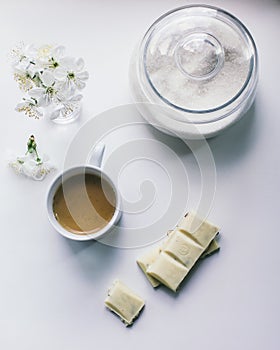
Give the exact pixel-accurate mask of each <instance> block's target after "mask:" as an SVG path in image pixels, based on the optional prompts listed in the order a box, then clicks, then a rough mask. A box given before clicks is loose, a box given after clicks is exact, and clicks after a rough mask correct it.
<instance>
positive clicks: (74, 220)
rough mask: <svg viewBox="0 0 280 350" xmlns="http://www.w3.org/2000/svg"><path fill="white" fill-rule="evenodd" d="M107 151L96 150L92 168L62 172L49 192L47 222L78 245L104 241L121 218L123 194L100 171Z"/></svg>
mask: <svg viewBox="0 0 280 350" xmlns="http://www.w3.org/2000/svg"><path fill="white" fill-rule="evenodd" d="M104 147H105V146H104V145H103V144H98V145H97V146H96V147H95V149H94V150H93V154H92V157H91V163H92V165H84V166H76V167H72V168H70V169H68V170H66V171H63V172H62V174H60V175H59V176H57V177H56V178H55V179H54V181H53V182H52V184H51V186H50V188H49V190H48V194H47V213H48V218H49V220H50V223H51V224H52V226H53V227H54V228H55V229H56V231H57V232H59V233H60V234H61V235H62V236H64V237H67V238H70V239H72V240H76V241H88V240H92V239H98V238H101V237H102V236H104V235H105V234H106V233H107V232H109V231H110V230H111V229H112V228H113V227H114V226H115V224H116V223H117V222H118V220H119V218H120V216H121V209H120V205H121V200H120V194H119V192H118V190H117V188H116V186H115V185H114V183H113V181H112V180H111V178H110V177H109V176H108V175H107V174H106V173H105V172H104V171H103V170H102V169H101V162H102V157H103V153H104Z"/></svg>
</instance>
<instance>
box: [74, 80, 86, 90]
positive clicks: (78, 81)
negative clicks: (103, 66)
mask: <svg viewBox="0 0 280 350" xmlns="http://www.w3.org/2000/svg"><path fill="white" fill-rule="evenodd" d="M75 84H76V86H77V89H78V90H82V89H83V88H84V87H85V86H86V83H84V82H83V81H82V80H80V79H76V80H75Z"/></svg>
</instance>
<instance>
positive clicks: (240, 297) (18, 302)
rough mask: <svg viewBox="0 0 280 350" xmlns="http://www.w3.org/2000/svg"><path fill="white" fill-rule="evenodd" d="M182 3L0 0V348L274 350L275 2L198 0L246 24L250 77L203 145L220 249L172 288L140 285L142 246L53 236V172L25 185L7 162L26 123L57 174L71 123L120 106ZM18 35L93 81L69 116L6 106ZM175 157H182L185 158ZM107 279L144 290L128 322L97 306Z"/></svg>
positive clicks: (12, 101)
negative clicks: (227, 120) (137, 59)
mask: <svg viewBox="0 0 280 350" xmlns="http://www.w3.org/2000/svg"><path fill="white" fill-rule="evenodd" d="M193 2H196V1H193ZM187 3H189V2H188V1H171V0H161V1H156V0H153V1H148V0H142V1H128V0H120V1H113V0H110V1H109V0H103V1H93V0H92V1H90V0H80V1H77V0H76V1H75V0H70V1H66V0H62V1H57V0H56V1H54V0H50V1H44V2H43V1H38V0H36V1H35V0H29V1H27V0H23V1H16V0H9V1H3V0H1V11H0V29H1V37H0V47H1V53H0V66H1V70H0V72H1V74H0V91H1V137H0V147H1V148H0V149H1V152H0V161H1V169H2V170H1V172H0V177H1V179H0V181H1V201H2V204H1V244H0V281H1V286H0V348H1V349H5V350H10V349H13V350H14V349H21V350H35V349H36V350H37V349H42V350H45V349H53V350H58V349H62V348H67V349H68V350H74V349H93V348H99V349H105V350H107V349H113V348H115V347H117V348H120V347H122V348H123V349H132V348H133V349H143V348H144V349H148V348H151V347H153V348H155V349H169V348H170V347H171V346H172V347H173V348H186V349H187V348H188V349H191V350H200V349H203V348H207V349H215V350H222V349H228V350H231V349H232V350H233V349H237V348H238V349H246V350H251V349H252V350H253V349H254V350H261V349H269V350H277V349H279V346H280V336H279V314H280V301H279V296H280V283H279V266H280V257H279V244H280V238H279V237H280V236H279V224H278V221H279V218H278V217H279V176H280V162H279V160H278V149H279V135H278V134H279V132H278V129H279V127H280V122H279V118H278V117H279V108H278V107H279V88H278V85H279V78H280V68H279V67H280V65H279V53H280V44H279V42H280V41H279V20H280V2H279V1H276V0H275V1H272V0H267V1H249V0H244V1H208V2H207V3H209V4H214V5H217V6H221V7H223V8H224V9H226V10H228V11H230V12H232V13H233V14H235V15H236V16H237V17H239V18H240V19H241V20H242V21H243V23H244V24H245V25H247V27H248V28H249V29H250V31H251V33H252V35H253V37H254V38H255V40H256V43H257V46H258V49H259V54H260V64H261V69H260V83H259V90H258V95H257V100H256V103H255V108H254V109H253V110H252V111H251V112H250V113H249V115H248V116H247V117H246V118H244V119H243V120H242V121H240V122H239V123H238V124H237V125H236V126H234V127H232V128H231V129H230V130H228V131H227V132H225V133H224V134H223V135H221V136H219V137H217V138H215V139H213V140H211V141H210V142H209V145H210V147H211V149H212V152H213V154H214V158H215V162H216V170H217V190H216V195H215V199H214V204H213V208H212V211H211V213H210V216H209V218H210V219H211V220H212V221H213V222H215V223H217V224H219V225H220V226H221V227H222V231H221V240H220V244H221V251H220V253H219V254H217V255H215V256H212V257H211V258H209V259H208V260H205V261H204V262H203V263H202V264H201V265H200V266H199V268H198V269H197V270H195V272H194V273H193V274H192V275H191V278H190V279H189V280H188V281H187V283H185V284H184V286H183V288H182V290H181V292H180V293H179V294H178V295H173V294H172V293H171V292H169V291H167V290H166V289H165V288H161V289H159V290H157V291H154V290H152V288H151V287H150V286H149V284H148V283H147V282H146V280H145V279H144V277H143V275H142V274H141V272H140V271H139V269H138V268H137V266H136V264H135V259H136V257H137V256H138V255H140V254H141V253H142V252H144V251H145V249H146V248H139V249H128V250H125V249H117V248H112V247H108V246H105V245H102V244H100V243H94V242H91V243H77V242H71V241H68V240H66V239H64V238H62V237H60V236H59V235H58V234H56V232H55V231H54V230H53V229H52V227H51V226H50V225H49V223H48V220H47V216H46V211H45V195H46V191H47V188H48V186H49V184H50V182H51V180H52V177H53V175H51V176H50V177H48V178H47V179H46V180H45V181H44V182H41V183H35V182H31V181H29V180H27V179H22V178H18V177H16V176H15V175H14V174H13V173H12V172H11V170H10V169H8V168H7V167H6V163H7V154H8V152H9V151H10V150H11V151H14V152H15V153H18V154H21V153H23V152H24V148H25V143H26V139H27V138H28V136H29V135H30V134H31V133H34V134H35V135H36V137H37V138H38V143H39V148H40V149H42V150H43V151H45V152H46V153H48V154H49V155H50V156H51V157H52V159H53V161H54V162H55V163H56V165H57V167H58V169H59V170H61V169H62V167H63V159H64V157H65V154H66V150H67V145H68V144H69V142H70V141H71V139H72V137H73V136H74V135H75V133H76V131H77V130H78V127H79V125H81V124H82V123H83V122H85V121H86V120H87V119H89V118H90V117H91V116H93V115H95V114H96V113H100V112H102V111H104V110H106V109H108V108H111V107H114V106H117V105H121V104H126V103H128V102H130V96H129V89H128V78H127V70H128V64H129V58H130V55H131V52H132V50H133V47H134V45H135V43H136V42H137V40H138V39H139V38H140V37H141V36H142V34H143V33H144V32H145V30H146V29H147V28H148V26H149V25H150V24H151V23H152V22H153V21H154V20H155V19H156V18H157V17H159V16H160V15H161V14H163V13H164V12H166V11H167V10H170V9H172V8H174V7H177V6H181V5H184V4H187ZM20 40H23V41H25V42H27V43H32V42H35V43H43V44H44V43H60V44H64V45H65V46H66V47H67V49H68V52H69V53H71V54H73V55H80V56H82V57H84V59H85V61H86V65H87V69H88V71H89V72H90V76H91V77H90V80H89V81H88V84H87V87H86V89H85V90H84V100H83V106H84V109H83V115H82V118H81V119H80V120H79V122H78V123H75V124H72V125H68V126H65V127H64V126H56V125H53V124H51V123H49V122H47V121H46V120H40V121H36V120H31V119H28V118H27V117H25V116H23V115H21V114H18V113H17V112H15V111H14V106H15V105H16V103H17V102H18V100H19V98H20V96H21V93H20V92H19V91H18V89H17V86H16V83H15V82H14V81H13V78H12V75H11V71H10V70H9V63H8V61H7V58H6V56H7V53H8V52H9V50H10V48H12V47H13V45H14V44H16V43H17V42H19V41H20ZM122 141H123V140H122ZM182 157H183V161H185V162H189V163H188V164H192V159H191V155H188V154H186V155H182ZM190 173H191V176H193V175H194V174H195V172H194V173H192V170H191V169H190ZM130 185H131V183H130V182H129V186H128V188H130ZM194 186H198V188H199V185H198V184H196V183H195V182H194ZM123 187H125V186H123ZM131 188H132V190H133V186H132V187H131ZM163 190H164V189H163ZM131 195H132V196H133V193H132V194H131ZM198 195H199V194H197V196H198ZM183 209H184V208H181V210H183ZM173 214H174V212H173ZM173 214H172V215H173ZM179 214H181V213H179ZM168 228H169V227H166V229H168ZM115 277H119V278H120V279H122V280H123V281H124V282H125V283H127V284H128V285H129V286H130V287H132V288H133V289H134V290H135V291H137V292H138V293H139V294H140V295H142V296H143V297H144V298H145V300H146V307H145V310H144V312H143V314H142V315H141V317H140V318H139V319H138V320H137V322H136V323H135V324H134V326H133V327H132V328H125V327H124V325H123V324H122V323H121V322H120V321H119V320H118V319H117V318H116V317H114V316H113V315H112V314H111V313H110V312H108V311H107V310H106V309H105V308H104V305H103V300H104V298H105V296H106V290H107V287H108V286H109V285H110V284H111V283H112V281H113V279H114V278H115Z"/></svg>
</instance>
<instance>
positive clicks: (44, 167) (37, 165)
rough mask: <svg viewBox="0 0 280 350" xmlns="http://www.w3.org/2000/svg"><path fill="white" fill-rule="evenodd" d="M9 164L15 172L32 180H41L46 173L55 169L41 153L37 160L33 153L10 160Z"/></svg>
mask: <svg viewBox="0 0 280 350" xmlns="http://www.w3.org/2000/svg"><path fill="white" fill-rule="evenodd" d="M9 166H10V167H11V168H12V169H13V170H14V171H15V172H16V174H18V175H24V176H27V177H29V178H32V179H33V180H43V179H44V178H45V176H46V175H47V174H49V173H50V172H51V171H54V170H55V168H54V167H53V166H52V165H51V164H50V163H49V158H48V157H47V156H46V155H43V157H42V159H40V161H37V159H36V156H35V155H34V154H33V153H31V154H30V153H28V154H27V155H26V156H23V157H17V158H16V159H13V160H11V161H10V162H9Z"/></svg>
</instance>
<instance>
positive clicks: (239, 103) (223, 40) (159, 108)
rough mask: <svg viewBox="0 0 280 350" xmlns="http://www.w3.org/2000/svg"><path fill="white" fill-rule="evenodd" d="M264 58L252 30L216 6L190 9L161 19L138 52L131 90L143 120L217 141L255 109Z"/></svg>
mask: <svg viewBox="0 0 280 350" xmlns="http://www.w3.org/2000/svg"><path fill="white" fill-rule="evenodd" d="M257 81H258V56H257V49H256V45H255V43H254V40H253V38H252V36H251V34H250V33H249V31H248V30H247V28H246V27H245V26H244V25H243V24H242V23H241V22H240V21H239V20H238V19H237V18H236V17H234V16H233V15H231V14H230V13H228V12H226V11H224V10H221V9H219V8H216V7H212V6H206V5H190V6H185V7H181V8H178V9H175V10H173V11H170V12H168V13H166V14H164V15H163V16H161V17H160V18H158V19H157V20H156V21H155V22H154V23H153V24H152V26H151V27H150V28H149V29H148V31H147V32H146V34H145V35H144V37H143V39H142V41H141V42H140V44H139V45H138V47H137V48H136V50H135V52H134V54H133V56H132V59H131V64H130V87H131V92H132V96H133V99H134V101H135V102H137V103H136V106H137V108H138V109H139V111H140V113H141V114H142V115H143V117H144V118H145V119H146V120H147V121H148V122H150V123H151V124H153V125H154V126H155V127H157V128H158V129H160V130H163V131H164V132H166V133H168V134H172V135H176V136H178V137H181V138H184V139H199V138H202V137H206V138H208V137H212V136H215V135H217V134H218V133H220V132H221V131H222V130H224V129H226V128H227V127H229V126H230V125H232V124H233V123H234V122H236V121H237V120H238V119H240V117H241V116H242V115H244V113H245V112H246V111H247V110H248V109H249V108H250V106H251V104H252V102H253V100H254V97H255V92H256V86H257Z"/></svg>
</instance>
